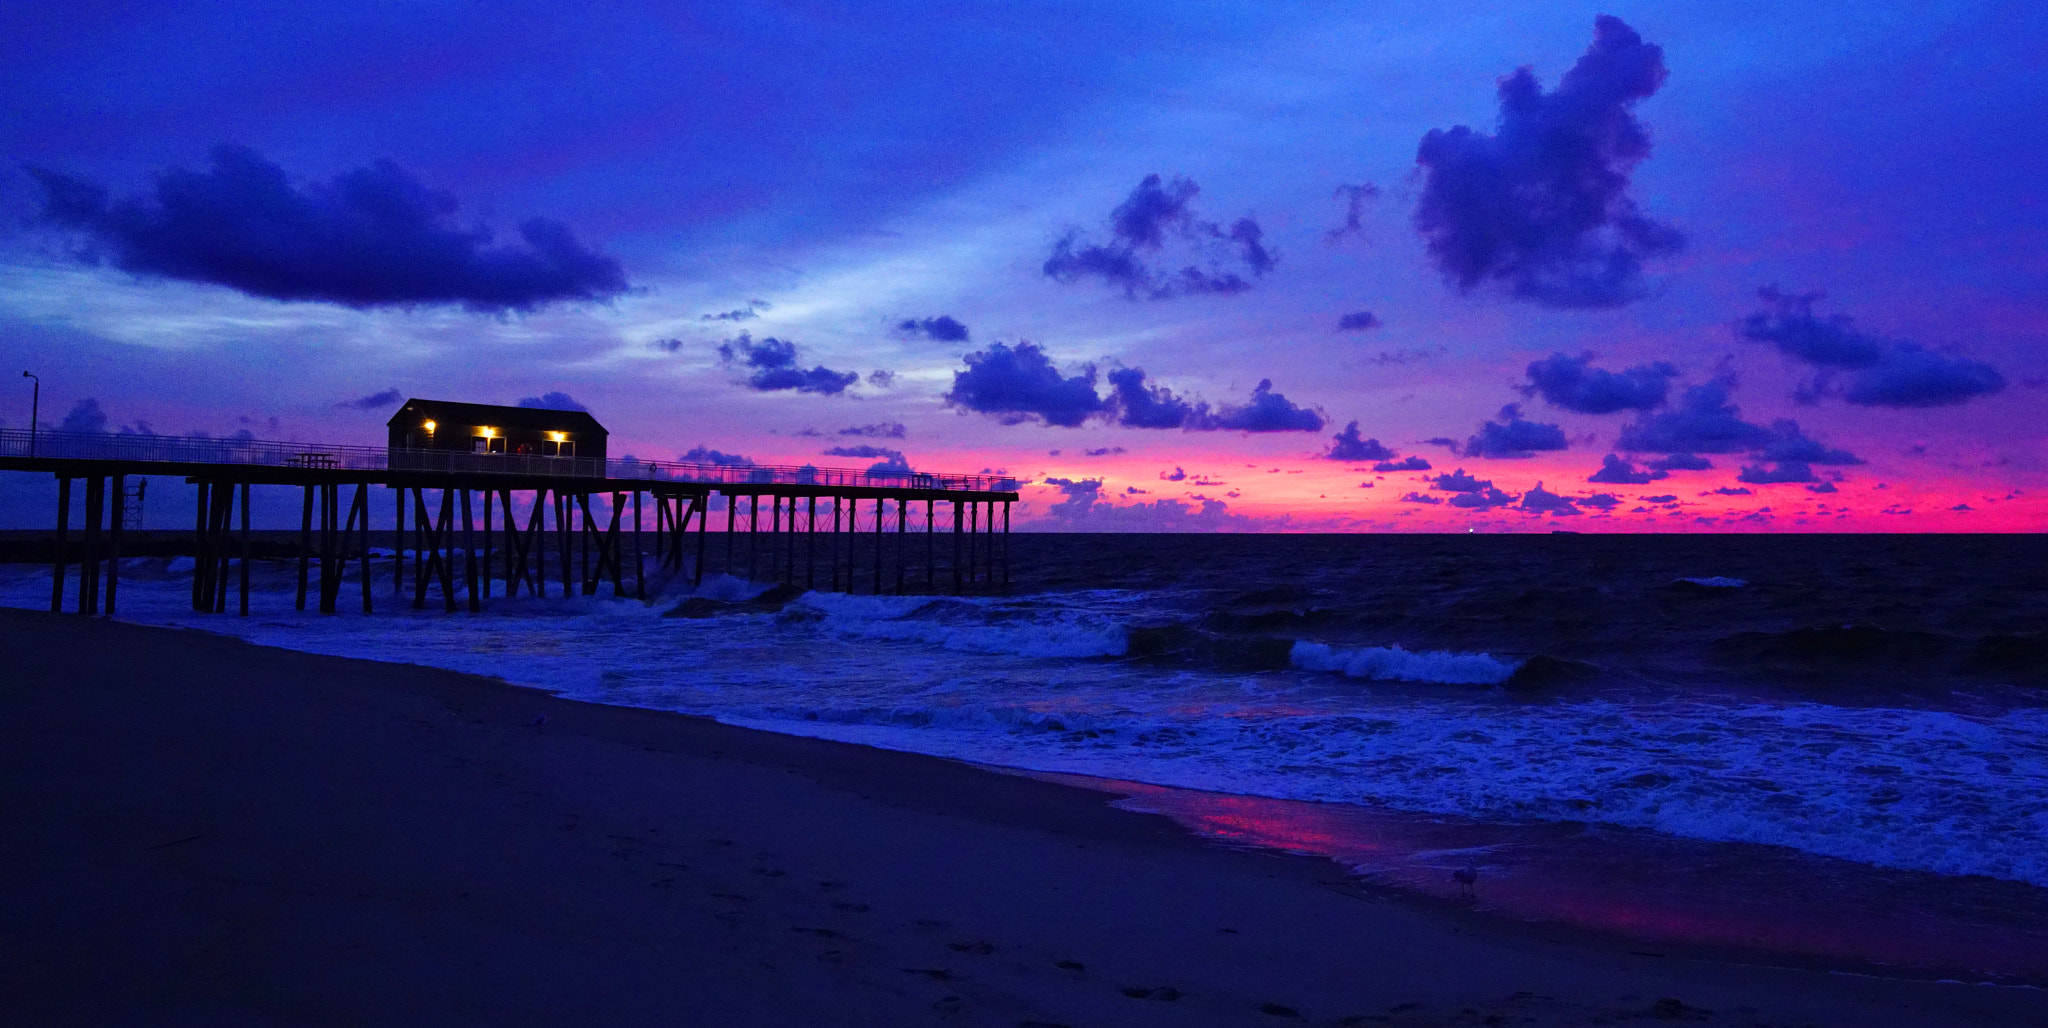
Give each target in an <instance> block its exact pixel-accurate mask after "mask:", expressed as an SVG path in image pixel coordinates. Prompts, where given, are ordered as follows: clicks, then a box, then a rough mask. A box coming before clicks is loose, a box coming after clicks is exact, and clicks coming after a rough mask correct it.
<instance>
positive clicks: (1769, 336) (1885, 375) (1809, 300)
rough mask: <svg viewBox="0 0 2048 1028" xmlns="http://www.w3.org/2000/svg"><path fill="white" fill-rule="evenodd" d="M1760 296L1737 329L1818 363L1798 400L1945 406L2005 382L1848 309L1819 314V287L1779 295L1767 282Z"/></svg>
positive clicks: (1967, 361)
mask: <svg viewBox="0 0 2048 1028" xmlns="http://www.w3.org/2000/svg"><path fill="white" fill-rule="evenodd" d="M1757 297H1758V298H1759V299H1761V300H1762V301H1763V303H1764V307H1765V309H1764V310H1761V311H1757V312H1756V313H1753V314H1751V315H1749V316H1748V317H1746V318H1744V319H1743V320H1742V325H1741V327H1740V328H1739V329H1738V331H1739V332H1740V334H1741V336H1742V337H1743V338H1744V339H1748V340H1751V341H1754V342H1764V343H1770V344H1771V345H1773V346H1775V347H1777V349H1778V351H1779V352H1780V353H1783V354H1785V355H1786V356H1788V357H1791V358H1793V359H1795V360H1798V361H1802V362H1804V363H1807V364H1811V365H1813V366H1815V367H1818V368H1820V369H1821V371H1820V372H1819V373H1818V374H1816V375H1815V377H1814V378H1813V380H1812V381H1810V382H1807V383H1805V384H1803V385H1802V386H1801V387H1800V390H1799V396H1800V398H1801V399H1806V400H1813V399H1818V398H1819V397H1822V396H1840V397H1841V398H1842V399H1844V400H1847V401H1849V402H1850V403H1854V404H1858V405H1861V406H1865V407H1943V406H1950V405H1953V404H1958V403H1964V402H1967V401H1969V400H1971V399H1973V398H1975V397H1979V396H1988V395H1990V394H1992V393H1995V392H1998V391H1999V390H2001V389H2004V388H2005V377H2004V376H2003V375H2000V374H1999V373H1998V371H1997V369H1995V368H1993V367H1992V366H1991V365H1989V364H1985V363H1984V362H1982V361H1976V360H1971V359H1970V358H1968V357H1960V356H1952V355H1948V354H1941V353H1936V352H1934V351H1933V350H1929V349H1927V348H1926V347H1923V346H1921V345H1920V344H1918V343H1912V342H1906V341H1903V340H1893V339H1880V338H1878V337H1876V336H1872V335H1868V334H1866V333H1864V332H1862V331H1859V330H1858V329H1857V328H1856V326H1855V322H1854V321H1853V320H1852V319H1850V318H1849V317H1848V316H1847V315H1843V314H1833V315H1829V316H1828V317H1826V318H1821V317H1818V316H1816V315H1815V314H1814V313H1813V305H1814V303H1815V302H1817V301H1818V300H1820V298H1821V294H1820V293H1796V294H1795V293H1784V292H1780V291H1779V290H1778V289H1777V288H1776V287H1775V286H1765V287H1764V288H1762V289H1759V290H1757ZM1837 373H1840V374H1843V375H1846V376H1847V379H1846V381H1844V380H1842V379H1839V378H1838V377H1837Z"/></svg>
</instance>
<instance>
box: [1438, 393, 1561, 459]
mask: <svg viewBox="0 0 2048 1028" xmlns="http://www.w3.org/2000/svg"><path fill="white" fill-rule="evenodd" d="M1500 419H1501V420H1499V421H1488V422H1486V423H1485V424H1482V425H1480V426H1479V434H1477V435H1474V436H1472V437H1471V438H1469V439H1466V440H1465V445H1464V446H1463V447H1462V448H1460V449H1459V450H1458V453H1459V454H1460V455H1462V456H1466V457H1485V458H1490V459H1494V460H1519V459H1522V458H1525V457H1534V456H1536V454H1537V452H1538V451H1543V450H1562V449H1564V448H1565V447H1566V445H1567V444H1566V442H1565V438H1564V429H1562V428H1559V427H1558V426H1556V425H1546V424H1540V423H1538V422H1534V421H1524V420H1523V419H1522V407H1521V405H1520V404H1515V403H1511V404H1508V405H1507V406H1505V407H1502V408H1501V409H1500Z"/></svg>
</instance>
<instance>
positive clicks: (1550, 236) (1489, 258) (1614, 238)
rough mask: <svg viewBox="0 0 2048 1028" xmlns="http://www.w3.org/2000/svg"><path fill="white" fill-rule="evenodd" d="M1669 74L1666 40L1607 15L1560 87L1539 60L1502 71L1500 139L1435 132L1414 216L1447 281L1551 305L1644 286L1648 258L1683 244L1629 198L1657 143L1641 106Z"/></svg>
mask: <svg viewBox="0 0 2048 1028" xmlns="http://www.w3.org/2000/svg"><path fill="white" fill-rule="evenodd" d="M1664 77H1665V69H1664V52H1663V50H1662V49H1661V48H1659V47H1657V46H1655V45H1652V44H1649V43H1645V42H1643V40H1642V37H1641V36H1638V35H1637V34H1636V32H1635V30H1633V29H1631V28H1629V27H1628V26H1627V25H1626V24H1624V23H1622V21H1621V20H1620V19H1618V18H1613V17H1610V16H1607V15H1601V16H1600V17H1599V18H1597V19H1595V21H1594V23H1593V43H1592V45H1591V46H1590V47H1588V48H1587V50H1586V52H1585V54H1584V56H1582V57H1580V58H1579V61H1578V63H1577V64H1576V65H1574V66H1573V67H1572V69H1571V70H1570V71H1568V72H1566V73H1565V75H1564V78H1563V79H1561V80H1560V81H1559V82H1558V85H1557V89H1556V90H1555V91H1554V92H1551V93H1548V94H1546V93H1544V92H1543V88H1542V86H1541V85H1540V84H1538V83H1537V81H1536V76H1535V74H1534V73H1532V72H1531V71H1530V70H1529V69H1528V68H1526V67H1525V68H1521V69H1518V70H1517V71H1515V73H1514V74H1512V75H1509V76H1507V77H1506V78H1503V79H1501V80H1500V86H1499V96H1500V127H1499V129H1498V130H1497V131H1496V133H1495V134H1494V135H1490V136H1489V135H1486V134H1484V133H1480V132H1476V131H1474V130H1472V129H1471V128H1469V127H1467V126H1464V125H1459V126H1457V127H1455V128H1452V129H1449V130H1444V129H1432V130H1430V132H1429V134H1427V135H1425V136H1423V137H1422V143H1421V145H1420V147H1419V148H1418V149H1417V152H1416V158H1415V160H1416V163H1417V165H1419V166H1420V168H1421V171H1422V176H1423V181H1422V194H1421V197H1420V199H1419V200H1418V202H1417V205H1416V209H1415V226H1416V229H1417V230H1418V231H1420V232H1421V233H1422V237H1423V240H1424V241H1425V243H1426V244H1427V246H1428V249H1429V255H1430V259H1431V260H1432V261H1433V262H1434V263H1435V264H1436V266H1437V268H1438V270H1440V271H1442V272H1443V274H1444V276H1445V278H1447V279H1449V280H1450V282H1451V283H1452V284H1454V285H1455V286H1457V287H1458V288H1459V289H1461V290H1470V289H1473V288H1475V287H1477V286H1479V285H1480V284H1482V283H1485V282H1488V281H1495V282H1499V283H1501V284H1503V285H1504V286H1506V288H1507V289H1508V291H1509V293H1510V294H1511V295H1513V296H1516V297H1519V298H1521V299H1525V300H1530V301H1533V302H1536V303H1541V304H1545V305H1548V306H1552V307H1613V306H1617V305H1620V304H1623V303H1626V302H1628V301H1630V300H1633V299H1635V298H1636V297H1638V296H1641V295H1642V294H1643V292H1644V287H1643V282H1642V267H1643V262H1644V260H1645V259H1647V258H1652V257H1660V256H1664V255H1667V254H1670V253H1673V252H1675V251H1677V250H1678V249H1679V247H1680V245H1681V243H1682V241H1683V239H1682V236H1681V235H1680V234H1679V232H1678V231H1677V230H1676V229H1673V228H1671V227H1670V226H1668V225H1663V224H1660V223H1658V222H1655V221H1652V220H1651V219H1649V218H1648V217H1645V216H1644V215H1643V214H1642V213H1641V212H1640V211H1639V210H1638V209H1637V208H1636V204H1635V201H1634V200H1633V199H1631V198H1630V197H1629V195H1628V188H1629V175H1630V174H1631V173H1632V172H1633V170H1634V168H1635V166H1636V164H1637V163H1638V162H1640V161H1642V159H1643V158H1645V157H1647V156H1649V153H1650V136H1649V133H1648V131H1647V130H1646V129H1644V127H1643V126H1642V124H1641V123H1640V122H1638V121H1637V120H1636V118H1635V115H1634V113H1633V108H1634V107H1635V104H1636V103H1637V101H1640V100H1642V99H1644V98H1646V97H1649V96H1651V95H1652V94H1654V93H1656V92H1657V89H1658V87H1660V86H1662V85H1663V83H1664Z"/></svg>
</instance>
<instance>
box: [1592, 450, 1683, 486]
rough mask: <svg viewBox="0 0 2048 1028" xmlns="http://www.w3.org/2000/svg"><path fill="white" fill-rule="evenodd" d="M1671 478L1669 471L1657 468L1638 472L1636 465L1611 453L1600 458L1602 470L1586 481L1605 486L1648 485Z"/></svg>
mask: <svg viewBox="0 0 2048 1028" xmlns="http://www.w3.org/2000/svg"><path fill="white" fill-rule="evenodd" d="M1669 477H1671V473H1670V472H1669V471H1664V470H1662V469H1657V468H1652V469H1650V470H1648V471H1638V470H1636V466H1635V465H1634V464H1631V463H1629V462H1628V461H1626V460H1623V459H1622V458H1620V457H1618V456H1616V455H1614V454H1611V453H1610V454H1608V455H1607V456H1605V457H1602V458H1600V470H1598V471H1595V472H1593V475H1592V477H1590V478H1588V479H1586V481H1588V482H1598V483H1601V484H1603V485H1648V484H1650V483H1651V482H1655V481H1657V480H1658V479H1660V478H1669Z"/></svg>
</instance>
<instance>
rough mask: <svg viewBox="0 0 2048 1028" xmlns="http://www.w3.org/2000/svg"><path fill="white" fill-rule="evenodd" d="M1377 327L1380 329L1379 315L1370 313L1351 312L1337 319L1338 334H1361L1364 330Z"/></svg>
mask: <svg viewBox="0 0 2048 1028" xmlns="http://www.w3.org/2000/svg"><path fill="white" fill-rule="evenodd" d="M1378 327H1380V319H1379V315H1377V314H1374V313H1373V312H1371V311H1352V312H1351V313H1349V314H1346V315H1344V316H1343V317H1341V318H1338V319H1337V331H1339V332H1363V331H1365V330H1366V329H1369V328H1378Z"/></svg>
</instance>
